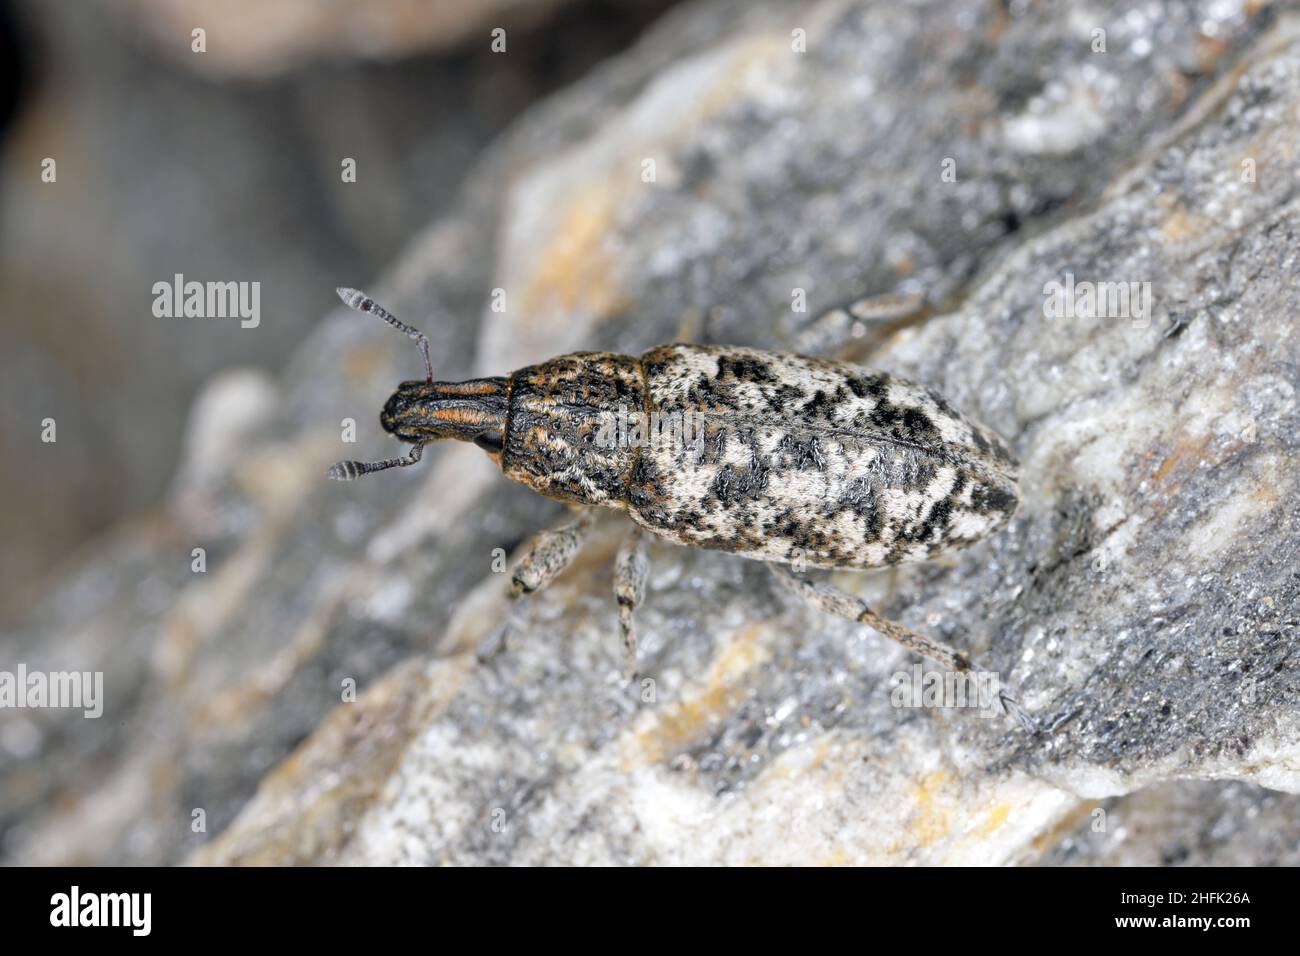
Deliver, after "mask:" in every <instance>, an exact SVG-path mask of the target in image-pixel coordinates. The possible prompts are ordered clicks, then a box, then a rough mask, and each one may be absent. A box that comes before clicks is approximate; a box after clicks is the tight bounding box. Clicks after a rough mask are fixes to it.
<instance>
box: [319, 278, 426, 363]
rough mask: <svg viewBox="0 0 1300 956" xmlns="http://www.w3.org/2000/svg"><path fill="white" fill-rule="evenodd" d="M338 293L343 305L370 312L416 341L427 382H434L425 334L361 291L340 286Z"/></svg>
mask: <svg viewBox="0 0 1300 956" xmlns="http://www.w3.org/2000/svg"><path fill="white" fill-rule="evenodd" d="M334 291H335V292H337V293H338V296H339V298H340V299H342V300H343V304H344V305H346V306H347V307H348V308H349V309H356V310H357V311H358V312H369V313H370V314H371V315H375V316H378V317H379V318H381V319H383V320H384V321H385V322H387V323H388V324H389V325H391V326H392V327H393V328H395V329H397V331H399V332H404V333H405V334H406V335H408V336H409V337H410V338H411V339H413V340H414V341H415V344H416V346H417V347H418V348H419V350H420V355H421V356H422V357H423V358H424V374H425V379H424V380H425V381H426V382H432V381H433V361H432V359H430V358H429V340H428V339H427V338H425V337H424V333H423V332H419V331H416V330H415V329H413V328H411V327H410V326H409V325H407V324H406V323H405V322H402V321H400V320H399V319H398V318H397V316H395V315H393V313H391V312H389V311H388V310H387V309H385V308H384V307H383V306H382V305H380V304H379V303H378V302H376V301H375V300H374V299H372V298H370V296H368V295H366V294H365V293H364V292H362V291H361V290H360V289H349V288H348V287H347V286H339V287H338V288H337V289H335V290H334Z"/></svg>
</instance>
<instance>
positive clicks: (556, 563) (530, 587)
mask: <svg viewBox="0 0 1300 956" xmlns="http://www.w3.org/2000/svg"><path fill="white" fill-rule="evenodd" d="M591 522H592V513H591V510H590V509H584V510H583V511H581V512H580V513H579V514H578V516H577V517H576V518H573V519H572V520H569V521H566V522H565V523H564V524H560V525H556V526H555V527H554V528H548V529H547V530H546V531H543V532H541V533H540V534H538V535H536V536H535V537H534V538H533V539H532V540H531V541H530V542H528V547H527V549H526V550H525V551H524V556H523V557H522V558H520V559H519V562H518V563H517V564H516V565H515V569H514V571H513V572H512V573H511V575H510V597H511V598H520V597H523V596H524V595H527V594H533V593H534V592H536V591H540V590H541V589H542V588H544V587H546V585H548V584H550V583H551V581H552V580H553V579H554V578H555V576H556V575H557V574H559V573H560V572H561V571H563V570H564V569H565V568H567V567H568V566H569V565H570V564H571V563H572V562H573V559H574V558H575V557H577V556H578V551H579V550H581V548H582V543H583V541H585V540H586V537H587V531H588V530H590V528H591Z"/></svg>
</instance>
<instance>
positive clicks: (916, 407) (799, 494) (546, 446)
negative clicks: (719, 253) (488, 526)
mask: <svg viewBox="0 0 1300 956" xmlns="http://www.w3.org/2000/svg"><path fill="white" fill-rule="evenodd" d="M491 381H493V382H496V383H500V384H499V385H497V386H496V388H497V389H499V392H496V393H494V395H496V396H500V394H501V393H503V394H504V398H503V401H501V403H500V404H501V406H502V408H503V415H504V420H503V421H500V420H498V421H496V422H494V423H493V425H494V427H501V428H502V434H503V435H504V438H503V442H502V448H501V451H500V452H499V453H497V454H494V457H495V458H496V460H497V462H498V464H499V465H500V466H501V469H502V471H503V472H504V473H505V474H506V476H507V477H509V478H512V479H514V480H515V481H518V482H521V483H522V484H525V485H528V486H529V487H530V488H532V489H533V490H535V491H537V492H539V493H541V494H543V495H547V496H548V497H552V498H559V499H561V500H564V501H569V502H573V503H575V504H584V505H600V506H605V507H613V508H620V509H625V510H626V511H627V512H628V514H629V515H630V516H631V518H632V519H633V520H634V521H636V522H637V523H638V524H639V525H641V526H642V527H643V528H645V529H646V530H648V531H651V532H653V533H655V534H657V535H659V536H660V537H663V538H667V539H668V540H670V541H674V542H676V543H678V544H684V545H691V546H694V547H701V548H711V549H715V550H720V551H729V552H731V553H733V554H739V555H743V556H745V557H751V558H756V559H759V560H763V561H783V562H791V561H800V562H802V563H804V564H806V565H807V566H809V567H822V568H874V567H881V566H884V565H890V564H898V563H900V562H904V561H921V560H925V559H928V558H932V557H934V556H935V555H937V554H939V553H940V552H942V551H946V550H949V549H953V548H958V547H961V546H963V545H966V544H970V543H972V542H974V541H978V540H980V539H981V538H984V537H986V536H987V535H989V534H991V533H993V532H994V531H996V530H998V529H999V528H1001V527H1002V526H1003V525H1004V524H1006V522H1007V520H1008V519H1009V518H1010V517H1011V515H1012V514H1013V513H1014V511H1015V509H1016V505H1017V503H1018V500H1019V499H1018V497H1017V491H1016V480H1015V479H1016V471H1015V468H1016V466H1015V462H1014V461H1013V459H1012V458H1011V456H1010V455H1009V454H1008V452H1007V451H1006V449H1005V448H1004V447H1003V445H1002V443H1001V441H1000V440H999V439H998V438H997V437H996V436H994V435H992V434H991V433H989V432H988V431H986V430H985V429H983V428H981V427H980V426H978V425H976V424H974V423H973V422H970V421H969V420H967V419H965V418H963V417H962V416H961V415H959V414H958V413H957V412H955V411H953V409H952V408H951V407H950V406H949V405H948V404H947V402H945V401H944V399H943V398H942V397H941V396H939V395H937V394H936V393H934V392H933V391H930V390H928V389H926V388H923V387H922V386H920V385H916V384H914V383H911V382H908V381H905V380H903V379H898V378H894V377H892V376H889V375H886V374H883V373H881V372H868V371H866V370H865V369H861V368H858V367H856V366H853V365H846V364H842V363H837V362H830V361H826V360H823V359H817V358H807V357H804V356H798V355H790V354H785V353H780V352H761V351H757V350H754V349H746V348H732V347H718V346H698V345H667V346H660V347H659V348H655V349H651V350H650V351H649V352H647V353H645V355H643V356H641V357H639V358H633V357H630V356H626V355H615V354H612V353H608V352H576V353H574V354H572V355H563V356H560V357H559V358H555V359H551V360H550V361H547V362H542V363H540V364H538V365H533V366H529V367H528V368H525V369H521V370H520V371H518V372H516V373H514V374H513V375H511V376H510V377H509V378H505V379H495V380H491ZM471 384H476V383H471ZM425 387H426V386H423V385H421V383H407V384H406V385H404V386H403V389H413V390H415V391H416V392H418V390H419V389H421V388H425ZM438 387H439V388H455V387H456V386H450V385H446V386H438ZM399 394H401V392H399ZM629 409H631V410H632V411H634V412H642V413H644V415H646V416H647V418H648V416H650V415H651V414H656V413H657V414H658V415H660V416H667V415H679V416H681V417H682V418H683V419H685V417H686V416H695V419H696V420H697V421H702V422H703V442H702V443H701V447H692V446H691V445H689V444H688V443H686V442H659V443H653V444H652V443H650V442H648V441H647V442H642V443H639V444H636V445H635V446H633V447H627V446H625V445H615V446H614V447H606V446H605V445H603V444H602V443H601V442H600V441H599V440H598V435H599V432H600V429H601V427H602V426H603V425H608V423H609V421H610V420H611V418H612V417H613V416H617V415H620V414H621V415H623V416H626V415H627V414H628V410H629ZM486 420H487V419H486V418H484V419H482V420H481V421H486ZM384 424H385V427H386V428H389V430H390V431H391V430H392V428H391V427H389V426H390V424H391V423H390V422H389V421H387V420H385V422H384Z"/></svg>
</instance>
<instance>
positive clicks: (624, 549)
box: [614, 523, 648, 681]
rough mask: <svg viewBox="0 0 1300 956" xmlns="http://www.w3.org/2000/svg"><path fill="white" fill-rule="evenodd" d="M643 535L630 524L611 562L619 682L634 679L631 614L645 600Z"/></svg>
mask: <svg viewBox="0 0 1300 956" xmlns="http://www.w3.org/2000/svg"><path fill="white" fill-rule="evenodd" d="M645 552H646V546H645V535H643V534H642V533H641V526H640V525H639V524H635V523H634V524H633V525H632V529H631V530H630V531H629V532H628V534H627V537H626V538H624V539H623V544H622V545H621V546H620V547H619V549H618V557H617V558H615V559H614V597H615V599H616V600H617V601H618V633H619V637H620V638H622V641H623V679H624V680H627V681H631V680H632V679H633V678H634V677H636V630H635V626H634V623H633V621H632V614H633V612H634V611H635V610H636V609H637V607H639V606H640V604H641V602H642V601H643V600H644V599H645V578H646V571H647V569H648V562H647V561H646V553H645Z"/></svg>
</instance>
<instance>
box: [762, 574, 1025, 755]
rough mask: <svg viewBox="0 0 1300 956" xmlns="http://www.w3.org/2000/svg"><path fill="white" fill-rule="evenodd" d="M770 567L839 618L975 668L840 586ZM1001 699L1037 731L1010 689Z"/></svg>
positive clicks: (950, 664) (956, 665)
mask: <svg viewBox="0 0 1300 956" xmlns="http://www.w3.org/2000/svg"><path fill="white" fill-rule="evenodd" d="M768 567H769V568H770V569H771V571H772V573H773V574H774V575H775V576H776V579H777V580H778V581H780V582H781V583H782V584H783V585H784V586H785V587H786V588H787V589H788V590H790V591H791V592H793V593H794V594H795V595H797V596H798V597H800V598H802V599H803V600H804V601H805V602H806V603H807V604H808V605H809V606H810V607H812V608H814V609H816V610H818V611H823V612H825V613H827V614H833V615H835V616H836V617H842V618H844V619H845V620H848V621H857V622H858V623H860V624H865V625H867V626H868V627H870V628H871V629H872V630H874V631H876V632H877V633H879V634H883V635H884V636H885V637H887V638H889V639H890V640H892V641H897V642H898V643H899V644H902V645H903V646H904V647H906V648H907V649H908V650H910V651H912V652H913V653H915V654H920V655H921V656H922V657H927V658H929V659H930V660H932V661H935V662H936V663H938V664H941V665H943V666H944V667H947V668H948V669H950V670H954V671H968V670H971V669H972V665H971V661H970V658H969V657H967V656H966V655H965V654H963V653H962V652H961V651H957V650H953V649H952V648H951V647H949V646H948V645H947V644H940V643H939V642H938V641H936V640H933V639H931V638H928V637H926V636H925V635H924V634H920V633H918V632H916V631H914V630H912V629H911V628H910V627H904V626H903V625H902V624H897V623H895V622H894V621H890V620H887V619H885V618H883V617H881V616H880V615H879V614H877V613H876V612H875V611H873V610H871V608H869V607H868V606H867V602H866V601H864V600H862V598H860V597H857V596H856V595H853V594H850V593H849V592H848V591H845V590H843V589H841V588H837V587H835V586H834V585H833V584H825V583H823V582H814V581H809V580H806V579H805V578H801V577H799V576H798V575H796V574H794V573H792V572H791V571H790V570H789V569H787V568H786V567H785V566H784V565H780V564H769V565H768ZM998 700H999V701H1000V702H1001V704H1002V708H1003V710H1005V711H1006V712H1007V713H1009V714H1011V715H1013V716H1014V717H1015V718H1016V719H1017V720H1018V721H1020V724H1021V726H1023V727H1024V728H1025V729H1026V730H1028V731H1029V732H1030V733H1037V731H1038V728H1037V726H1036V725H1035V724H1034V720H1033V718H1032V717H1030V716H1029V714H1028V713H1026V711H1025V709H1024V708H1023V707H1021V706H1020V703H1019V702H1018V701H1017V700H1016V699H1015V698H1014V697H1012V696H1011V695H1009V694H1008V693H1006V691H1001V690H1000V691H999V692H998Z"/></svg>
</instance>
